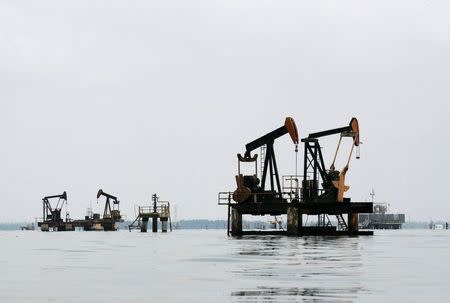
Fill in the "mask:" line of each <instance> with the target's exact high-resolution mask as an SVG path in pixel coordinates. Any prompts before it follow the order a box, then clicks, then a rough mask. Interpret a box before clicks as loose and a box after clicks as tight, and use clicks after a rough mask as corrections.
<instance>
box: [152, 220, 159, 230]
mask: <svg viewBox="0 0 450 303" xmlns="http://www.w3.org/2000/svg"><path fill="white" fill-rule="evenodd" d="M152 231H153V232H154V233H157V232H158V218H156V217H154V218H152Z"/></svg>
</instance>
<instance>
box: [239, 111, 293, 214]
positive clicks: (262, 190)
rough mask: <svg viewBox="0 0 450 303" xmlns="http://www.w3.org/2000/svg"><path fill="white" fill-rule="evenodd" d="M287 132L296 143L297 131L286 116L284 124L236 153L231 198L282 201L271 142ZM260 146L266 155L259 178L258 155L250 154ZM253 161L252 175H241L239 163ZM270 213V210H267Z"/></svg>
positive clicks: (244, 200) (254, 200) (244, 201)
mask: <svg viewBox="0 0 450 303" xmlns="http://www.w3.org/2000/svg"><path fill="white" fill-rule="evenodd" d="M286 134H289V135H290V137H291V139H292V141H293V142H294V144H298V131H297V126H296V124H295V121H294V119H292V118H291V117H287V118H286V120H285V122H284V125H283V126H281V127H279V128H277V129H275V130H274V131H272V132H270V133H268V134H266V135H264V136H262V137H260V138H258V139H256V140H254V141H252V142H250V143H248V144H247V145H246V146H245V154H244V156H242V155H241V154H238V155H237V157H238V174H237V176H236V183H237V189H236V190H235V192H234V193H233V200H234V201H236V202H238V203H246V202H247V203H250V202H255V203H258V202H268V203H271V202H283V196H282V189H281V184H280V176H279V173H278V167H277V162H276V159H275V151H274V148H273V144H274V142H275V140H276V139H278V138H279V137H281V136H284V135H286ZM262 146H265V147H266V156H265V159H264V165H263V170H262V176H261V181H262V182H261V186H259V183H260V180H259V179H258V176H257V173H258V167H257V166H258V165H257V158H258V155H257V154H255V155H254V156H252V155H251V153H252V151H254V150H255V149H257V148H260V147H262ZM242 162H253V163H255V174H254V175H246V176H244V175H242V174H241V163H242ZM267 179H269V180H270V188H269V189H266V180H267ZM269 213H270V211H269Z"/></svg>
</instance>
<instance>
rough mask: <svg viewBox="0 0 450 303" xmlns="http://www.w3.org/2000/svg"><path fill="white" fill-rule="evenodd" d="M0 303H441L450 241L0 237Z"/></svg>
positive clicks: (437, 234) (421, 233) (448, 295)
mask: <svg viewBox="0 0 450 303" xmlns="http://www.w3.org/2000/svg"><path fill="white" fill-rule="evenodd" d="M0 243H1V253H0V269H1V275H0V302H150V301H151V302H230V301H231V302H255V301H256V302H283V301H287V302H450V287H449V283H450V262H449V253H450V231H446V230H442V231H436V230H435V231H430V230H401V231H376V232H375V236H364V237H352V238H350V237H337V238H334V237H305V238H287V237H281V236H280V237H278V236H248V237H244V238H242V239H234V238H228V237H227V236H226V232H225V231H224V230H204V231H199V230H193V231H188V230H175V231H174V232H172V233H167V234H161V233H158V234H152V233H148V234H142V233H139V232H131V233H130V232H128V231H120V232H66V233H42V232H37V231H14V232H12V231H11V232H0Z"/></svg>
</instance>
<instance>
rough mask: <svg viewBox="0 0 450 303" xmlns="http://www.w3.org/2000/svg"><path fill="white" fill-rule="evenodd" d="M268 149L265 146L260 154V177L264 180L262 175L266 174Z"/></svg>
mask: <svg viewBox="0 0 450 303" xmlns="http://www.w3.org/2000/svg"><path fill="white" fill-rule="evenodd" d="M266 149H267V147H266V146H265V145H263V146H261V150H260V154H261V158H260V163H261V164H260V170H261V171H260V173H261V174H260V177H261V178H262V175H263V173H264V161H266Z"/></svg>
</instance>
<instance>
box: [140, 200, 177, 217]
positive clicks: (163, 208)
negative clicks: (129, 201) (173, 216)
mask: <svg viewBox="0 0 450 303" xmlns="http://www.w3.org/2000/svg"><path fill="white" fill-rule="evenodd" d="M138 211H139V214H140V215H141V214H151V213H154V212H155V208H154V207H153V205H151V206H139V208H138ZM156 213H158V214H159V215H160V216H161V217H169V216H170V203H169V202H158V204H157V206H156Z"/></svg>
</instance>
